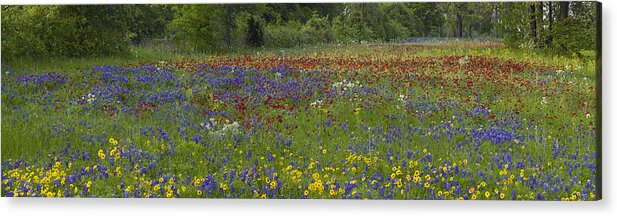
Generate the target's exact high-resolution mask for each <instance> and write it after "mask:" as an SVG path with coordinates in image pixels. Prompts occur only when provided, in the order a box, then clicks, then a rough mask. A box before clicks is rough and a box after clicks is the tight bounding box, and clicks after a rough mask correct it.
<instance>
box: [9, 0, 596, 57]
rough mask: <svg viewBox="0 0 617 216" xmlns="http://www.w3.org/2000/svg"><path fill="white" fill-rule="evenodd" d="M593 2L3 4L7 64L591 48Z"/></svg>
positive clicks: (566, 52)
mask: <svg viewBox="0 0 617 216" xmlns="http://www.w3.org/2000/svg"><path fill="white" fill-rule="evenodd" d="M597 7H599V4H598V3H597V2H462V3H452V2H450V3H434V2H423V3H323V4H303V3H289V4H202V5H44V6H22V5H15V6H6V5H5V6H2V58H3V59H11V58H18V57H24V56H27V57H44V56H67V57H82V56H109V55H120V54H123V53H126V52H127V50H128V48H129V47H130V46H131V44H133V45H138V44H141V43H144V42H145V41H151V40H168V41H173V42H174V44H175V45H176V46H180V47H185V48H187V49H189V50H191V51H195V52H206V51H209V52H225V51H233V50H237V49H246V48H255V47H271V48H279V47H280V48H289V47H296V46H303V45H313V44H320V43H361V42H397V41H400V40H401V39H405V38H410V37H441V38H443V37H457V38H501V39H503V41H504V43H505V44H506V45H507V46H509V47H513V48H538V49H545V50H550V51H554V52H558V53H564V54H571V53H580V52H581V51H583V50H594V49H595V47H596V46H595V43H596V29H597V28H596V21H597V13H598V11H597Z"/></svg>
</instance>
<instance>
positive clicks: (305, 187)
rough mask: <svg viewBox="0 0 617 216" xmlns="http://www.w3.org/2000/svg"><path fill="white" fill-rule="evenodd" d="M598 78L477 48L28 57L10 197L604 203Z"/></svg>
mask: <svg viewBox="0 0 617 216" xmlns="http://www.w3.org/2000/svg"><path fill="white" fill-rule="evenodd" d="M142 52H143V53H142ZM595 79H596V78H595V62H594V61H590V60H580V59H578V58H566V57H553V56H547V55H542V54H537V53H535V52H533V51H523V50H510V49H507V48H504V46H503V44H501V43H498V42H471V41H465V42H462V41H455V42H432V43H418V44H364V45H323V46H315V47H306V48H303V49H292V50H282V49H276V50H274V49H270V50H261V51H252V52H242V53H236V54H227V55H217V56H211V55H197V56H182V55H173V54H166V55H160V56H157V55H153V54H151V53H148V52H144V51H140V50H137V51H135V53H134V54H133V55H132V56H131V57H127V58H100V59H83V60H58V59H56V60H45V61H23V62H17V63H15V64H13V65H3V67H2V131H1V132H2V138H1V141H2V145H1V147H2V149H1V150H2V152H1V156H2V196H46V197H166V198H171V197H203V198H293V199H298V198H329V199H465V200H473V199H491V200H595V199H596V198H597V197H596V195H595V193H596V188H595V185H597V184H596V175H597V173H596V172H595V171H596V160H595V159H596V155H595V154H596V145H595V141H596V128H595V126H596V124H595V121H596V97H595V91H596V89H595V88H596V87H595Z"/></svg>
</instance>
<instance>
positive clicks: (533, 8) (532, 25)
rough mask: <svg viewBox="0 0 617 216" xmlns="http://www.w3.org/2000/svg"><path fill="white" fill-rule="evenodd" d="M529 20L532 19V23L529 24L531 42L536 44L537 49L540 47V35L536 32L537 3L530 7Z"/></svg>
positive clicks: (532, 3)
mask: <svg viewBox="0 0 617 216" xmlns="http://www.w3.org/2000/svg"><path fill="white" fill-rule="evenodd" d="M529 14H530V16H529V18H530V22H529V37H531V40H532V41H533V43H534V46H535V47H537V46H538V34H537V32H536V30H537V20H536V3H535V2H531V4H530V5H529Z"/></svg>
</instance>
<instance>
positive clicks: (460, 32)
mask: <svg viewBox="0 0 617 216" xmlns="http://www.w3.org/2000/svg"><path fill="white" fill-rule="evenodd" d="M456 36H457V37H459V38H462V37H463V17H462V16H461V6H460V4H459V5H457V8H456Z"/></svg>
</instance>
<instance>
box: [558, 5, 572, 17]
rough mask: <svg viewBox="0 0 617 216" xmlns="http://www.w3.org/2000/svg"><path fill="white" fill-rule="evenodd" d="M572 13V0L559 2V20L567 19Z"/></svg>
mask: <svg viewBox="0 0 617 216" xmlns="http://www.w3.org/2000/svg"><path fill="white" fill-rule="evenodd" d="M568 13H570V2H559V20H562V19H565V18H566V17H568Z"/></svg>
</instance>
